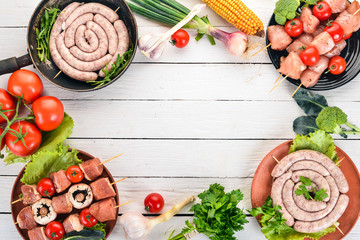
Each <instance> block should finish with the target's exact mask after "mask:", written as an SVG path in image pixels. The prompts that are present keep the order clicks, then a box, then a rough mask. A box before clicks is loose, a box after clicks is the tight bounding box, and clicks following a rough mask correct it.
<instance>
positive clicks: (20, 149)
mask: <svg viewBox="0 0 360 240" xmlns="http://www.w3.org/2000/svg"><path fill="white" fill-rule="evenodd" d="M10 128H11V129H13V130H15V131H16V132H17V133H14V132H13V131H8V132H7V133H6V134H5V143H6V146H7V147H8V148H9V150H10V151H11V152H12V153H13V154H15V155H16V156H19V157H25V156H28V155H31V154H33V153H34V152H35V151H36V150H38V148H39V147H40V144H41V139H42V136H41V132H40V130H39V129H38V128H37V127H36V126H35V125H34V124H32V123H30V122H27V121H19V122H15V123H13V124H12V125H11V126H10ZM20 129H21V131H20ZM14 134H15V135H14ZM23 142H25V145H24V143H23Z"/></svg>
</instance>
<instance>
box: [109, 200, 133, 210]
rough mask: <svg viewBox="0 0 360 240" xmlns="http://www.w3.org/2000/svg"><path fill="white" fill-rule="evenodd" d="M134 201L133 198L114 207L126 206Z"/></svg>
mask: <svg viewBox="0 0 360 240" xmlns="http://www.w3.org/2000/svg"><path fill="white" fill-rule="evenodd" d="M133 201H134V200H131V201H129V202H126V203H122V204H120V205H117V206H115V207H114V208H119V207H121V206H124V205H126V204H129V203H131V202H133Z"/></svg>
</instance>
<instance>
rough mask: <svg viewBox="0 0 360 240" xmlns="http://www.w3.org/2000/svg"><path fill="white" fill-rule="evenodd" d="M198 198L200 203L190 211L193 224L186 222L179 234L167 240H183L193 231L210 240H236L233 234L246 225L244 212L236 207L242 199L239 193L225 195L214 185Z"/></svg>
mask: <svg viewBox="0 0 360 240" xmlns="http://www.w3.org/2000/svg"><path fill="white" fill-rule="evenodd" d="M199 198H200V199H201V203H198V204H196V205H194V206H193V207H192V208H191V209H190V211H193V212H194V217H195V218H194V220H193V223H190V222H189V221H186V222H185V224H186V227H184V228H183V230H182V231H181V233H180V234H178V235H176V236H174V237H172V235H170V237H169V240H185V239H186V237H185V236H186V235H187V234H189V233H192V232H194V231H197V232H199V233H203V234H205V235H207V236H208V237H209V238H210V239H211V240H236V238H235V237H234V234H235V232H236V231H240V230H242V229H243V225H244V224H245V223H248V220H246V215H245V213H244V211H243V210H242V209H240V208H238V207H237V205H238V203H239V202H240V201H241V200H242V199H243V194H242V193H241V191H240V190H239V189H238V190H233V191H231V192H229V193H225V191H224V187H223V186H221V185H220V184H218V183H215V184H212V185H210V188H209V190H206V191H204V192H203V193H201V194H199Z"/></svg>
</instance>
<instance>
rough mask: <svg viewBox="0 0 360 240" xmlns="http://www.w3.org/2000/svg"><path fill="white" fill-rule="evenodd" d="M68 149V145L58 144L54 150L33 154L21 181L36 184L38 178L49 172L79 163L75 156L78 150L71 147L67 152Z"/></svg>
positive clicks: (46, 175)
mask: <svg viewBox="0 0 360 240" xmlns="http://www.w3.org/2000/svg"><path fill="white" fill-rule="evenodd" d="M68 149H69V147H68V146H65V145H63V144H59V146H58V148H57V149H56V150H54V151H49V150H43V151H41V152H38V153H35V154H33V155H32V157H31V159H32V160H31V162H29V163H28V164H27V166H26V168H25V173H24V176H23V177H22V178H21V182H22V183H24V184H28V185H31V184H37V182H38V181H39V180H40V179H42V178H45V177H49V174H50V173H51V172H57V171H59V170H60V169H63V170H66V169H67V168H68V167H70V166H72V165H78V164H79V163H81V162H82V161H81V160H80V159H79V158H78V157H77V154H78V151H77V150H75V149H73V150H72V151H70V152H69V150H68Z"/></svg>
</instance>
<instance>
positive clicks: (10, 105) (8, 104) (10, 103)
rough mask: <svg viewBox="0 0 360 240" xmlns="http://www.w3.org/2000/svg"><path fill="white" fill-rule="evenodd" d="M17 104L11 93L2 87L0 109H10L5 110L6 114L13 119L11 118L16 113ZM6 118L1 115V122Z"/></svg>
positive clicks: (0, 90)
mask: <svg viewBox="0 0 360 240" xmlns="http://www.w3.org/2000/svg"><path fill="white" fill-rule="evenodd" d="M15 108H16V104H15V101H14V99H13V98H12V97H11V95H10V94H9V93H8V92H7V91H6V90H5V89H2V88H0V109H1V110H2V111H6V110H10V111H7V112H4V114H5V116H6V117H7V118H8V119H9V120H11V118H12V117H13V116H14V115H15ZM4 122H6V120H5V119H4V118H3V117H1V116H0V123H4Z"/></svg>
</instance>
